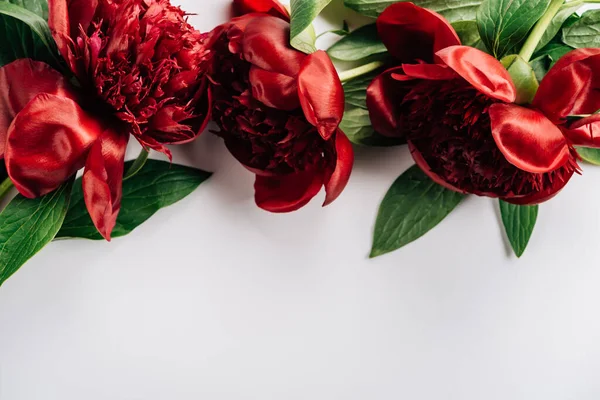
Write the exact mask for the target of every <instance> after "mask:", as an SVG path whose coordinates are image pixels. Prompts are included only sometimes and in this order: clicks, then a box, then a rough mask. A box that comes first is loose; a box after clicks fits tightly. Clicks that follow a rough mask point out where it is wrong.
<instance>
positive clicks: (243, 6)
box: [233, 0, 290, 21]
mask: <svg viewBox="0 0 600 400" xmlns="http://www.w3.org/2000/svg"><path fill="white" fill-rule="evenodd" d="M233 10H234V13H235V15H244V14H250V13H255V12H258V13H265V14H270V15H273V16H275V17H279V18H282V19H284V20H287V21H289V19H290V14H289V12H288V10H287V9H286V8H285V6H284V5H283V4H281V3H279V2H278V1H277V0H233Z"/></svg>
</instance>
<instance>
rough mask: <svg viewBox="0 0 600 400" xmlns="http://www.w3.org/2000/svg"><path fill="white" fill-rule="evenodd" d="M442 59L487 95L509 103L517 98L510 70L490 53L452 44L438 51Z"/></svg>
mask: <svg viewBox="0 0 600 400" xmlns="http://www.w3.org/2000/svg"><path fill="white" fill-rule="evenodd" d="M436 54H437V55H438V56H439V57H440V59H441V60H442V61H443V62H444V63H445V64H446V65H448V66H449V67H450V68H452V69H453V70H454V71H456V72H457V73H458V74H459V75H460V76H462V77H463V78H464V79H465V80H466V81H467V82H469V83H470V84H471V85H473V86H474V87H475V89H477V90H479V91H480V92H481V93H483V94H485V95H486V96H489V97H492V98H494V99H498V100H501V101H504V102H507V103H513V102H514V101H515V100H516V98H517V89H516V88H515V84H514V83H513V81H512V79H511V77H510V74H509V73H508V71H507V70H506V69H505V68H504V67H503V66H502V64H500V61H498V60H496V59H495V58H494V57H492V56H491V55H489V54H486V53H484V52H483V51H481V50H477V49H475V48H473V47H468V46H452V47H448V48H446V49H444V50H441V51H438V52H437V53H436Z"/></svg>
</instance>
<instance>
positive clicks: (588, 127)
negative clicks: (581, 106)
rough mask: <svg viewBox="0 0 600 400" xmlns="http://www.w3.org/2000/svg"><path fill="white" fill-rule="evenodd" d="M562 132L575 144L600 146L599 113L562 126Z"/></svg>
mask: <svg viewBox="0 0 600 400" xmlns="http://www.w3.org/2000/svg"><path fill="white" fill-rule="evenodd" d="M563 134H564V135H565V136H566V137H567V139H569V141H570V142H571V144H573V145H575V146H585V147H596V148H600V114H594V115H592V116H590V117H587V118H582V119H580V120H579V121H576V122H574V123H573V124H571V125H570V126H569V127H568V128H563Z"/></svg>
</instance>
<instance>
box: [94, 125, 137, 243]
mask: <svg viewBox="0 0 600 400" xmlns="http://www.w3.org/2000/svg"><path fill="white" fill-rule="evenodd" d="M128 140H129V135H125V134H122V133H118V132H115V131H113V130H107V131H105V132H104V133H103V134H102V136H101V137H100V138H99V139H98V140H97V141H96V143H95V144H94V146H92V149H91V150H90V153H89V155H88V158H87V162H86V163H85V172H84V174H83V197H84V200H85V205H86V207H87V209H88V212H89V213H90V217H91V218H92V221H93V222H94V225H95V226H96V228H97V229H98V232H100V234H101V235H102V236H103V237H104V238H105V239H106V240H109V241H110V235H111V233H112V230H113V228H114V227H115V224H116V222H117V216H118V215H119V211H120V210H121V195H122V189H123V187H122V184H123V169H124V161H125V150H126V149H127V141H128Z"/></svg>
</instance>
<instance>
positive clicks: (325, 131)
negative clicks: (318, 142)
mask: <svg viewBox="0 0 600 400" xmlns="http://www.w3.org/2000/svg"><path fill="white" fill-rule="evenodd" d="M298 96H299V97H300V104H301V105H302V110H303V111H304V115H305V116H306V119H307V121H308V122H309V123H310V124H311V125H313V126H315V127H317V130H318V131H319V134H320V135H321V137H323V139H325V140H328V139H329V138H330V137H331V136H332V135H333V134H334V133H335V132H336V131H337V128H338V126H339V125H340V122H341V121H342V117H343V115H344V89H343V88H342V83H341V82H340V78H339V76H338V74H337V72H336V70H335V67H334V66H333V63H332V62H331V59H330V58H329V56H328V55H327V53H325V52H324V51H322V50H319V51H317V52H315V53H312V54H310V55H309V56H307V57H306V59H305V60H304V62H303V63H302V67H301V68H300V73H299V74H298Z"/></svg>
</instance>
